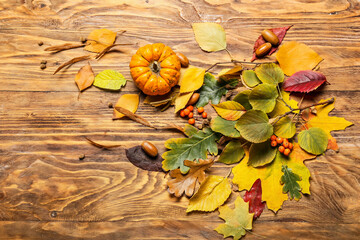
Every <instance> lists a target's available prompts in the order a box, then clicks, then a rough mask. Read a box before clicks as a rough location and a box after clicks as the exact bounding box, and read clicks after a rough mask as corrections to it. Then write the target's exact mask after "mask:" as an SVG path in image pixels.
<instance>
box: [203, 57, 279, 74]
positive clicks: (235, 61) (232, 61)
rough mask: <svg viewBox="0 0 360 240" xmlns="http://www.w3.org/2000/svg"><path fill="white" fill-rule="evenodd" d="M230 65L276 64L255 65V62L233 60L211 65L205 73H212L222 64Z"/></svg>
mask: <svg viewBox="0 0 360 240" xmlns="http://www.w3.org/2000/svg"><path fill="white" fill-rule="evenodd" d="M230 63H233V64H235V63H240V64H250V65H260V64H263V63H274V62H262V63H254V62H247V61H238V60H234V59H232V60H231V62H217V63H214V64H213V65H211V66H210V67H209V68H208V69H206V71H205V72H208V71H210V70H211V69H213V68H214V67H216V66H217V65H221V64H230Z"/></svg>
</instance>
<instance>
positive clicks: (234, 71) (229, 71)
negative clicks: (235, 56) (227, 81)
mask: <svg viewBox="0 0 360 240" xmlns="http://www.w3.org/2000/svg"><path fill="white" fill-rule="evenodd" d="M242 69H243V68H242V66H235V67H233V68H225V69H223V70H221V71H220V72H219V73H218V75H217V77H218V79H220V78H221V77H225V78H226V77H233V76H234V75H235V76H234V77H237V78H240V72H241V70H242Z"/></svg>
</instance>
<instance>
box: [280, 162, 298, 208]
mask: <svg viewBox="0 0 360 240" xmlns="http://www.w3.org/2000/svg"><path fill="white" fill-rule="evenodd" d="M281 171H282V172H283V173H284V175H282V176H281V179H280V183H281V184H284V187H283V193H287V192H289V194H290V199H293V198H294V199H295V200H296V201H299V199H300V198H301V193H300V191H301V188H300V185H299V184H298V183H297V182H298V181H301V178H300V177H299V175H297V174H296V173H293V171H292V170H291V168H288V166H286V165H283V166H282V169H281Z"/></svg>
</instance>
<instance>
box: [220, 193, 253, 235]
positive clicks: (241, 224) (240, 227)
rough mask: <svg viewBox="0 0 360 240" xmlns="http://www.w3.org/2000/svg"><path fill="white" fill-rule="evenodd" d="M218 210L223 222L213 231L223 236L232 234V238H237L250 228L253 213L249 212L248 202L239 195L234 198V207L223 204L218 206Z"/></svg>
mask: <svg viewBox="0 0 360 240" xmlns="http://www.w3.org/2000/svg"><path fill="white" fill-rule="evenodd" d="M219 212H220V214H219V217H220V218H222V219H224V220H225V223H223V224H220V225H219V226H218V227H217V228H216V229H215V231H217V232H218V233H220V234H222V235H224V238H226V237H230V236H233V237H234V240H238V239H240V238H241V237H242V236H244V235H245V234H246V231H250V230H251V229H252V222H253V215H254V214H253V213H249V204H248V203H246V202H244V200H243V199H242V198H241V197H237V198H236V200H235V208H234V209H231V208H229V207H228V206H227V205H225V206H222V207H220V208H219Z"/></svg>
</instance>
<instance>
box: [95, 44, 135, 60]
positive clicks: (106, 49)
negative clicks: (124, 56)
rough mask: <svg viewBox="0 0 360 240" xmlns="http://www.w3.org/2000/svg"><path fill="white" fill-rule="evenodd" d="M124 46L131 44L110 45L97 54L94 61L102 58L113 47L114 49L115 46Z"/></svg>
mask: <svg viewBox="0 0 360 240" xmlns="http://www.w3.org/2000/svg"><path fill="white" fill-rule="evenodd" d="M125 45H132V44H131V43H116V44H112V45H110V46H108V47H106V48H105V49H104V50H102V51H101V52H99V53H98V54H97V55H96V57H95V59H96V60H99V59H100V58H102V57H103V56H104V55H105V54H106V53H107V52H109V51H110V50H111V49H112V48H113V47H116V46H125Z"/></svg>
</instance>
